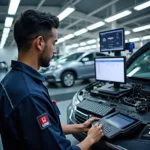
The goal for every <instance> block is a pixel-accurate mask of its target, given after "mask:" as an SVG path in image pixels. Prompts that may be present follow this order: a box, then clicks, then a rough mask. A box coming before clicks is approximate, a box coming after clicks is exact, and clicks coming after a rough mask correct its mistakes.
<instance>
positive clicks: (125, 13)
mask: <svg viewBox="0 0 150 150" xmlns="http://www.w3.org/2000/svg"><path fill="white" fill-rule="evenodd" d="M131 13H132V12H131V11H129V10H125V11H123V12H121V13H119V14H116V15H114V16H111V17H109V18H106V19H105V21H106V22H113V21H115V20H118V19H120V18H123V17H125V16H128V15H130V14H131Z"/></svg>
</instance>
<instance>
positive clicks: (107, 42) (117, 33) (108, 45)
mask: <svg viewBox="0 0 150 150" xmlns="http://www.w3.org/2000/svg"><path fill="white" fill-rule="evenodd" d="M99 38H100V51H101V52H110V51H123V50H125V35H124V29H123V28H120V29H116V30H110V31H105V32H100V33H99Z"/></svg>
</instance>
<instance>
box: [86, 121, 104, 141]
mask: <svg viewBox="0 0 150 150" xmlns="http://www.w3.org/2000/svg"><path fill="white" fill-rule="evenodd" d="M103 135H104V134H103V131H102V124H100V125H98V124H95V125H93V126H92V127H91V128H90V129H89V131H88V135H87V138H88V139H91V140H92V143H93V144H94V143H96V142H98V141H99V140H100V139H101V138H102V136H103Z"/></svg>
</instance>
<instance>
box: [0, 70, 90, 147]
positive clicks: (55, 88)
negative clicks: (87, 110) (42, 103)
mask: <svg viewBox="0 0 150 150" xmlns="http://www.w3.org/2000/svg"><path fill="white" fill-rule="evenodd" d="M4 75H5V74H2V73H0V81H1V79H2V78H3V77H4ZM92 81H93V80H90V81H86V82H85V81H82V80H81V81H80V80H79V81H76V83H75V85H74V86H73V87H71V88H63V87H61V85H60V84H50V85H49V84H47V83H45V85H46V86H47V87H48V91H49V94H50V96H51V99H52V100H56V101H57V105H58V107H59V109H60V112H61V115H60V119H61V122H62V124H66V123H67V121H66V120H67V118H66V117H67V114H66V112H67V111H66V110H67V106H68V105H69V103H70V102H71V99H72V97H73V95H74V94H75V93H76V92H77V91H79V90H80V89H82V88H83V87H85V86H86V85H87V84H89V83H91V82H92ZM67 138H68V139H69V140H70V141H71V143H72V145H76V144H77V143H79V142H78V141H77V140H76V139H75V138H74V137H73V136H72V135H67ZM0 150H3V149H2V144H1V140H0Z"/></svg>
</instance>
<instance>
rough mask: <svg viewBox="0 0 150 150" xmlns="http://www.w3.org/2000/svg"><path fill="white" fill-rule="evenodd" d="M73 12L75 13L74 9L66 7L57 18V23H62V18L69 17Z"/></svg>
mask: <svg viewBox="0 0 150 150" xmlns="http://www.w3.org/2000/svg"><path fill="white" fill-rule="evenodd" d="M73 11H75V8H71V7H68V8H66V9H65V10H64V11H63V12H61V13H60V14H59V15H58V16H57V17H58V18H59V21H62V20H63V19H64V18H66V17H67V16H69V15H70V14H71V13H72V12H73Z"/></svg>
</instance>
